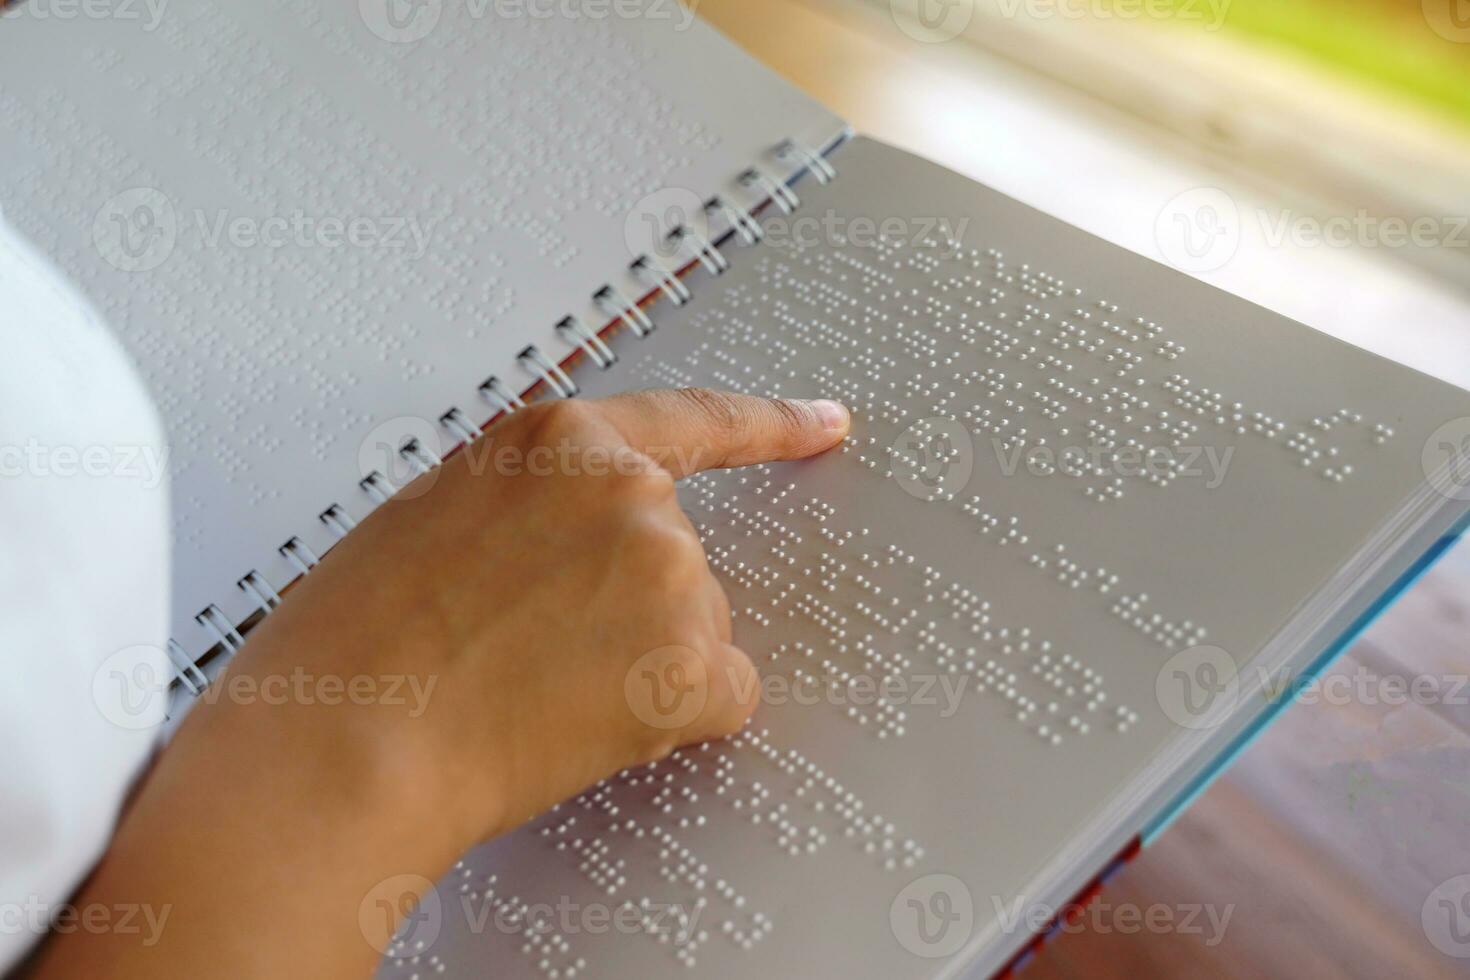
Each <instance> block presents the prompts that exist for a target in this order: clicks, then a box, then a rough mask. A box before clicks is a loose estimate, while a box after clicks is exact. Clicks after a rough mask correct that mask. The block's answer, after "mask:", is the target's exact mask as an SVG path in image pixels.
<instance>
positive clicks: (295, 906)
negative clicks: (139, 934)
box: [42, 390, 849, 976]
mask: <svg viewBox="0 0 1470 980" xmlns="http://www.w3.org/2000/svg"><path fill="white" fill-rule="evenodd" d="M848 422H849V420H848V415H847V412H846V411H845V410H844V409H843V408H841V407H840V406H838V405H836V404H834V403H831V402H790V401H771V400H767V399H759V398H751V397H745V396H737V395H728V394H721V393H717V392H710V391H702V390H687V391H650V392H642V393H638V394H632V395H624V396H620V397H616V398H611V399H608V400H605V401H600V402H577V401H571V402H557V403H551V404H538V405H534V406H531V407H529V408H527V409H525V410H523V411H521V412H518V413H516V414H515V415H513V416H511V417H510V418H508V419H506V420H505V421H503V422H502V423H501V424H499V425H497V426H495V427H494V428H493V429H491V430H490V431H489V432H488V433H487V434H486V435H485V437H484V438H482V439H480V440H479V441H477V442H476V443H475V444H474V445H472V446H470V447H467V449H466V450H465V451H463V452H461V453H459V454H457V455H456V456H454V457H453V458H452V459H450V460H449V461H447V462H446V463H445V464H444V465H443V466H442V467H440V468H439V469H437V470H435V471H434V472H432V473H430V474H426V475H425V476H424V477H422V478H421V479H420V482H417V483H415V484H411V485H410V486H409V487H407V488H405V490H404V491H403V492H402V493H401V494H400V495H399V496H398V497H396V498H394V499H393V500H392V501H390V502H389V503H387V504H385V505H383V506H382V507H380V508H379V509H378V510H377V511H375V512H374V513H373V514H372V515H371V516H370V517H368V518H367V519H365V520H364V521H362V523H361V524H360V525H359V526H358V527H357V528H356V529H355V530H354V531H353V532H352V533H351V534H350V535H348V537H347V538H346V539H345V540H344V541H343V542H342V543H341V544H340V545H338V546H337V547H336V548H334V549H333V550H332V551H331V553H330V554H328V555H327V556H326V558H325V559H324V560H323V561H322V562H321V564H320V565H318V566H317V568H315V569H314V570H313V571H312V572H311V574H310V575H308V576H306V577H305V579H303V580H302V581H301V582H300V583H299V584H298V585H297V586H296V587H295V588H294V589H292V590H291V592H290V594H289V595H288V596H287V597H286V600H285V602H284V603H283V604H282V605H281V607H280V608H279V609H277V610H276V611H275V612H273V613H272V614H271V615H270V616H269V617H267V619H266V620H265V621H264V622H263V623H262V624H261V625H260V626H259V627H258V628H257V629H256V630H255V631H254V632H253V633H252V634H251V636H250V638H249V641H248V642H247V644H246V646H245V649H244V650H243V651H242V652H241V653H240V654H239V655H238V656H237V657H236V659H235V662H234V663H233V664H232V665H231V667H230V669H229V671H228V672H227V674H226V675H225V677H223V678H222V679H220V680H217V681H216V682H215V686H214V687H213V688H211V690H210V692H206V693H207V697H206V699H205V703H202V704H200V705H198V706H197V707H196V708H195V709H194V711H193V712H192V713H191V715H190V717H189V718H188V719H187V720H186V721H185V723H184V725H183V726H182V727H181V729H180V731H179V732H178V734H177V735H176V736H175V739H174V741H173V743H172V744H171V745H170V747H169V748H168V750H167V751H166V752H165V753H164V754H163V756H162V757H161V759H160V760H159V762H158V764H157V766H156V767H155V770H154V772H153V773H152V775H151V776H150V778H149V780H148V782H147V784H146V785H145V787H144V788H143V790H142V792H141V793H140V796H139V798H138V801H137V803H136V805H135V807H134V808H133V811H132V812H131V813H130V814H129V816H128V817H127V818H126V820H125V821H124V824H123V827H122V829H121V831H120V833H119V835H118V838H117V841H116V842H115V844H114V848H113V851H112V852H111V855H110V856H109V858H108V859H107V861H105V862H104V864H103V865H102V867H101V869H100V870H99V873H98V875H97V878H96V880H95V881H94V882H93V883H92V885H90V886H89V887H88V889H87V893H88V894H89V896H90V898H91V900H93V901H133V902H137V901H144V900H151V901H153V902H155V903H159V904H162V903H167V904H169V905H170V906H172V908H173V913H172V915H173V919H172V928H171V929H169V930H166V931H165V934H164V935H165V941H164V942H163V943H161V944H159V947H157V948H155V949H153V950H149V951H147V953H146V955H145V956H144V957H143V958H142V959H135V958H134V955H130V954H137V952H138V951H137V950H136V949H129V948H128V947H127V946H126V945H125V944H121V943H120V942H119V941H116V939H115V937H114V941H111V942H110V943H109V944H108V945H109V946H110V947H111V948H108V949H106V951H105V953H104V952H103V951H102V947H101V946H100V945H94V946H92V947H91V948H90V954H91V955H90V956H89V951H88V950H87V949H84V948H83V946H82V943H83V942H85V941H86V940H85V939H83V938H82V937H63V938H62V939H61V940H60V941H58V942H56V943H54V944H53V946H52V948H51V949H50V950H48V954H50V955H48V956H47V957H45V958H44V959H43V962H42V966H43V968H44V969H43V971H42V974H43V975H44V973H45V969H55V970H56V975H57V976H61V975H65V974H66V973H67V972H68V971H69V972H70V974H71V975H82V974H84V973H86V972H87V970H88V969H90V968H91V967H95V966H96V965H97V964H98V963H103V962H105V963H107V965H108V967H109V970H110V975H113V976H131V975H134V973H135V972H136V974H137V975H138V976H144V975H151V976H168V975H180V976H183V975H194V974H197V973H199V972H201V971H202V972H208V971H209V970H210V969H212V968H213V967H214V966H215V965H217V964H218V963H219V962H231V963H232V964H234V965H235V967H236V970H235V973H236V975H254V974H257V973H259V974H261V975H272V976H275V975H283V974H290V975H296V974H300V975H326V976H341V975H353V974H354V973H359V974H360V975H363V976H366V975H367V972H368V971H370V969H371V967H372V964H373V962H374V955H373V950H372V948H371V946H370V945H369V944H368V942H366V941H365V940H364V937H363V934H362V932H360V931H359V920H358V906H359V904H360V902H361V900H362V897H363V896H364V895H366V894H367V893H368V892H369V891H371V889H372V888H373V887H374V885H375V884H376V883H378V882H379V881H381V880H382V879H384V878H386V877H389V876H392V875H401V874H404V873H413V874H415V875H421V876H423V877H424V878H427V879H434V878H437V877H439V875H441V874H442V873H443V872H444V871H446V870H447V869H448V866H449V864H450V863H451V862H452V861H453V860H454V859H455V858H457V857H458V856H459V855H460V854H461V853H462V852H463V851H464V850H465V849H467V848H468V847H470V846H471V845H473V844H475V843H477V842H478V841H480V840H482V839H484V838H487V837H490V836H493V835H495V834H498V833H501V832H503V831H506V830H509V829H511V828H513V827H515V826H517V825H519V824H520V823H522V822H524V821H525V820H526V819H528V818H530V817H531V816H533V815H535V814H536V813H538V812H540V811H542V810H544V809H546V808H547V807H549V806H551V805H552V804H554V803H556V802H558V801H560V800H563V799H566V798H568V797H570V796H572V795H574V794H576V793H577V792H579V791H580V790H582V789H584V788H586V787H587V786H589V785H591V784H593V783H595V782H596V781H597V780H599V779H602V778H604V777H607V776H610V775H612V774H614V773H616V772H618V771H619V770H621V769H624V768H628V767H630V766H634V765H638V764H641V763H646V762H649V761H652V760H654V759H657V758H661V757H663V756H664V755H666V754H668V753H669V752H671V751H672V750H673V749H674V748H676V747H677V746H679V745H681V744H688V743H692V742H699V741H703V740H708V739H713V738H717V737H721V736H724V735H727V734H731V733H733V732H735V731H737V730H738V729H739V728H740V726H741V725H742V724H743V723H744V722H745V720H746V719H747V718H748V717H749V715H750V713H751V712H752V711H753V710H754V708H755V691H756V690H757V686H756V684H755V677H754V669H753V667H752V666H751V663H750V660H749V659H748V658H747V657H746V655H745V654H744V653H743V652H742V651H740V650H739V649H737V648H736V647H735V646H733V645H732V643H731V622H730V606H729V602H728V600H727V599H726V597H725V594H724V591H723V589H722V587H721V586H720V584H719V583H718V582H717V581H716V580H715V578H714V577H713V576H712V574H711V573H710V570H709V566H708V564H707V563H706V561H705V557H704V552H703V549H702V547H701V546H700V542H699V538H698V536H697V534H696V532H695V530H694V528H693V527H692V526H691V524H690V523H689V520H688V518H686V517H685V516H684V514H683V513H682V512H681V511H680V510H679V507H678V504H677V501H676V499H675V493H674V481H675V479H677V478H680V477H684V476H687V475H689V474H691V473H693V472H695V471H698V470H701V469H707V468H712V467H727V466H740V465H745V464H751V463H758V462H765V461H771V460H787V459H798V458H802V457H806V456H810V455H813V454H815V453H818V452H821V451H823V450H825V449H828V448H831V447H832V446H834V445H836V444H837V443H839V442H840V441H841V440H842V438H843V437H844V436H845V435H846V434H847V430H848ZM302 677H304V678H306V679H307V680H308V682H309V683H308V686H306V687H305V688H304V690H305V691H306V696H303V695H302V694H301V693H300V692H301V691H302V690H303V688H301V687H300V686H292V685H291V684H283V683H282V681H281V679H282V678H298V679H299V678H302ZM362 678H366V679H367V680H366V681H359V680H358V679H362ZM323 679H331V680H332V681H333V682H334V687H333V688H332V690H333V691H335V692H336V695H337V696H336V697H335V698H333V699H331V700H332V703H328V699H327V698H325V697H322V696H320V694H321V692H322V691H323V690H324V689H323V688H322V687H321V686H320V685H321V683H322V681H323ZM273 682H274V683H273ZM354 683H361V684H363V685H365V686H361V687H359V688H358V691H359V693H360V694H364V695H367V694H372V693H377V694H381V695H383V696H382V697H378V698H376V699H375V698H373V697H370V696H369V697H357V698H344V697H343V696H342V693H343V692H344V691H350V690H352V686H351V685H352V684H354ZM395 683H396V686H395ZM390 688H391V689H392V690H393V691H395V692H396V693H397V697H396V698H395V699H393V700H392V701H391V703H390V699H389V698H388V697H387V692H388V691H389V690H390ZM268 690H271V691H277V692H280V691H283V690H284V691H288V692H294V693H292V694H291V695H290V696H287V697H285V698H284V700H282V699H281V698H279V697H271V698H269V699H267V698H266V697H265V696H264V694H265V692H266V691H268ZM240 691H245V692H253V694H252V696H249V697H245V696H237V695H238V694H239V692H240ZM140 895H141V896H144V897H139V896H140ZM99 896H101V897H99ZM262 936H269V937H270V939H269V941H262V940H261V938H260V937H262ZM382 938H384V939H385V938H386V935H385V936H383V937H382ZM73 940H75V941H73ZM93 942H94V944H96V943H100V942H101V940H98V939H94V940H93ZM68 957H70V958H68ZM93 957H95V958H93ZM132 967H136V970H134V969H132Z"/></svg>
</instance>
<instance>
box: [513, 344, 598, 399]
mask: <svg viewBox="0 0 1470 980" xmlns="http://www.w3.org/2000/svg"><path fill="white" fill-rule="evenodd" d="M516 360H517V361H519V362H520V364H521V367H523V368H525V369H526V371H528V372H530V373H531V374H532V375H533V376H534V377H535V378H536V379H537V380H539V381H541V382H542V383H543V384H545V385H546V387H548V388H550V389H551V390H552V391H553V392H555V393H556V396H557V397H558V398H575V397H577V392H579V391H581V390H582V389H580V388H578V387H577V383H576V382H575V381H573V380H572V379H571V378H569V377H568V376H567V373H566V372H565V371H563V370H562V369H561V367H560V366H559V365H558V364H557V363H556V362H555V361H553V360H552V359H551V358H549V357H547V356H546V355H545V354H543V353H541V348H539V347H537V346H536V345H535V344H532V345H530V346H529V347H527V348H526V349H525V350H523V351H521V352H520V354H519V355H518V356H517V357H516Z"/></svg>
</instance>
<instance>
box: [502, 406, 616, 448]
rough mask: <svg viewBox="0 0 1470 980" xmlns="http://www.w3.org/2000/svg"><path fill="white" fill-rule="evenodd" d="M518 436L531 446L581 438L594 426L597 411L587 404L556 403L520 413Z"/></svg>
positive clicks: (531, 408)
mask: <svg viewBox="0 0 1470 980" xmlns="http://www.w3.org/2000/svg"><path fill="white" fill-rule="evenodd" d="M520 414H521V434H522V437H523V438H524V440H525V441H526V442H527V443H528V444H529V445H533V446H553V445H556V444H557V443H560V442H563V441H566V440H575V439H578V438H579V437H582V436H584V435H585V434H586V433H587V432H588V431H589V430H590V429H592V428H593V427H594V426H595V425H596V419H597V409H596V408H594V407H593V406H592V405H590V404H588V403H587V402H581V401H576V400H575V399H560V400H558V401H554V402H541V403H538V404H536V405H532V406H530V407H529V408H526V409H524V410H523V411H522V413H520Z"/></svg>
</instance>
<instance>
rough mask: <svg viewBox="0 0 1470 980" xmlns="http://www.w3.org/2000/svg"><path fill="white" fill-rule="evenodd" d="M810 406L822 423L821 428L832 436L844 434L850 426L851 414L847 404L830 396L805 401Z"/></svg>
mask: <svg viewBox="0 0 1470 980" xmlns="http://www.w3.org/2000/svg"><path fill="white" fill-rule="evenodd" d="M807 404H808V405H810V406H811V409H812V413H813V414H814V415H816V417H817V419H818V420H819V421H820V422H821V423H822V428H823V430H825V431H826V432H828V433H831V434H832V435H834V436H845V435H847V430H848V429H850V428H851V427H852V415H851V413H849V412H848V410H847V406H845V405H843V404H842V403H841V402H834V401H832V400H831V399H830V398H818V399H815V400H813V401H810V402H807Z"/></svg>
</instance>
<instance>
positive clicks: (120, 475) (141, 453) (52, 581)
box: [0, 219, 169, 974]
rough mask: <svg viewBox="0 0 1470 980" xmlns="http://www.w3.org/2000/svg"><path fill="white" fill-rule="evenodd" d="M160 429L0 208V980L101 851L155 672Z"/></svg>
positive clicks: (139, 738)
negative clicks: (0, 216)
mask: <svg viewBox="0 0 1470 980" xmlns="http://www.w3.org/2000/svg"><path fill="white" fill-rule="evenodd" d="M164 462H166V456H165V454H164V439H163V431H162V428H161V427H160V425H159V422H158V418H157V416H156V415H155V413H154V411H153V408H152V406H151V404H150V402H149V400H148V397H147V393H146V391H145V390H144V387H143V385H142V383H141V382H140V381H139V379H138V377H137V375H136V374H135V373H134V372H133V370H132V368H131V366H130V365H129V364H128V362H127V359H126V358H125V356H124V354H123V351H122V349H121V347H120V346H119V345H118V343H117V341H116V340H115V339H114V338H113V337H112V336H111V335H110V334H109V333H108V332H107V330H106V329H105V328H104V326H103V325H102V324H101V323H99V322H98V320H97V318H96V317H95V316H94V315H93V313H92V310H91V309H90V308H89V307H88V305H87V304H86V303H85V302H84V301H83V300H82V299H81V297H80V296H79V295H78V294H77V293H76V291H75V290H73V289H72V288H71V287H70V286H69V285H68V284H67V283H66V282H65V281H63V279H62V278H61V277H60V276H59V275H58V274H57V273H56V272H55V270H54V269H53V268H52V267H51V266H50V264H49V263H48V262H46V261H45V260H44V259H43V258H41V257H40V255H39V254H38V253H36V252H35V251H34V250H33V249H32V248H31V247H30V246H29V245H27V244H26V243H24V242H22V241H20V240H19V238H18V237H17V236H16V235H15V234H14V233H13V232H12V231H9V230H8V229H7V226H6V224H5V222H4V221H3V219H0V671H3V682H0V746H4V747H5V752H4V754H3V759H0V974H3V973H4V972H5V971H6V970H8V969H9V968H10V967H11V966H13V965H14V964H15V963H16V962H17V961H18V960H19V959H20V958H21V957H23V956H24V955H25V953H26V951H27V950H28V949H29V948H30V947H31V946H32V945H34V943H35V942H36V941H37V940H38V939H39V938H40V937H41V936H42V935H44V933H45V931H46V928H47V923H48V921H49V920H50V919H51V918H52V917H53V916H54V915H55V914H56V912H57V911H58V910H59V907H60V906H61V905H62V904H63V903H66V902H67V901H68V899H69V897H70V896H71V894H72V892H73V891H74V890H75V889H76V887H77V886H78V885H79V884H80V883H81V881H82V880H83V879H84V878H85V877H86V875H87V873H88V871H89V870H90V869H91V867H92V866H93V865H94V864H95V863H96V861H97V858H98V857H99V856H100V855H101V853H102V851H103V850H104V848H105V847H106V845H107V841H108V838H109V836H110V834H111V832H112V829H113V825H114V823H115V822H116V819H117V816H118V812H119V809H120V807H121V805H122V802H123V800H124V796H125V794H126V793H127V791H128V789H129V787H130V785H131V783H132V781H133V780H134V779H135V778H136V777H137V775H138V774H139V772H140V771H141V769H142V767H143V766H144V764H145V763H146V762H147V760H148V757H149V754H150V752H151V751H152V748H153V746H154V744H155V742H156V739H157V733H158V725H159V723H160V722H161V721H162V714H163V710H164V698H163V697H161V696H145V697H143V698H141V699H139V698H138V696H137V693H138V692H139V691H144V692H148V691H154V690H157V689H158V688H159V687H160V685H159V684H158V683H157V682H158V681H159V680H162V679H166V678H167V676H168V674H167V666H166V665H167V658H166V655H165V653H164V650H163V644H164V643H165V642H166V640H167V628H168V627H167V624H168V570H169V565H168V562H169V533H168V499H167V484H166V481H165V479H164V474H163V472H162V465H163V463H164Z"/></svg>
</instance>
